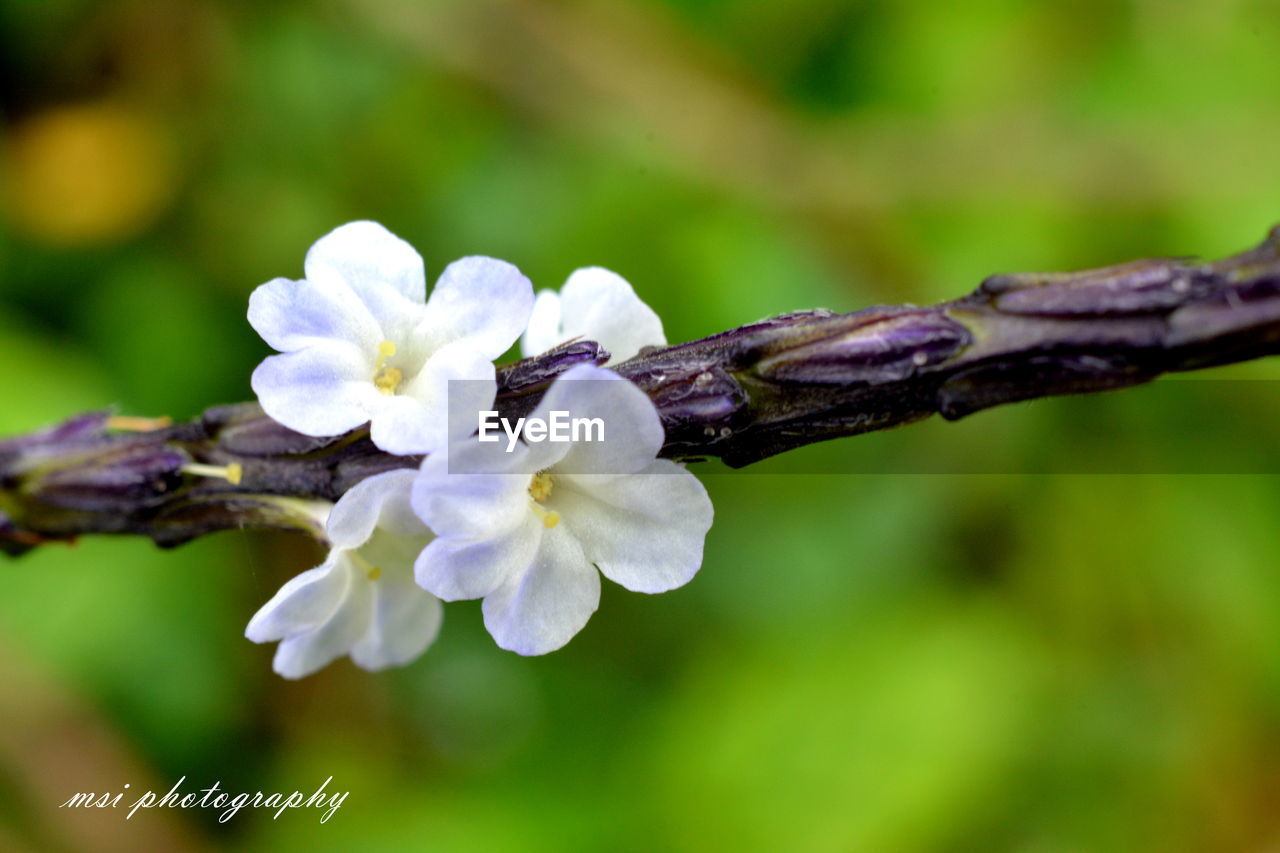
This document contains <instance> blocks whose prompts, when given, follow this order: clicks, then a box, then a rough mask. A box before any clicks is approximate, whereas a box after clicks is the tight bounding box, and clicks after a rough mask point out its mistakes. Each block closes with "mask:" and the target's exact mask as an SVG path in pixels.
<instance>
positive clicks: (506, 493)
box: [412, 442, 531, 598]
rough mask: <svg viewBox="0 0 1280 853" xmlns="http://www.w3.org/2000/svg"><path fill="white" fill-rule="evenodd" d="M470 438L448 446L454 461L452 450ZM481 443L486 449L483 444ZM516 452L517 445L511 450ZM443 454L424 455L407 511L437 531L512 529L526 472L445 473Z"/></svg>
mask: <svg viewBox="0 0 1280 853" xmlns="http://www.w3.org/2000/svg"><path fill="white" fill-rule="evenodd" d="M473 444H474V442H467V443H466V444H465V445H464V447H465V449H464V450H461V451H459V450H451V451H450V454H449V455H452V456H454V460H453V462H454V464H461V460H459V459H458V455H459V454H460V453H465V452H466V450H469V449H470V445H473ZM482 447H484V449H485V450H486V451H488V450H489V446H487V445H482ZM518 453H519V448H517V451H516V453H513V454H511V455H512V456H513V457H514V456H517V455H518ZM449 455H446V454H443V453H440V454H432V455H431V456H428V457H427V458H426V459H425V460H423V463H422V470H421V473H420V474H419V475H418V478H417V479H416V480H414V483H413V492H412V502H413V511H414V512H415V513H416V514H417V516H418V518H420V519H422V520H423V521H424V522H426V525H427V526H428V527H429V528H431V530H432V531H434V532H435V534H436V535H437V536H440V537H453V538H458V539H486V538H493V537H497V536H501V535H503V534H505V533H507V532H509V531H511V530H514V529H515V528H516V527H518V526H519V525H520V524H522V523H523V522H524V521H525V520H526V516H527V515H529V501H530V500H531V499H530V497H529V476H530V475H528V474H500V473H499V474H455V473H450V472H449V467H450V459H449ZM490 455H493V456H497V455H498V454H490ZM502 457H506V454H502ZM499 461H505V459H500V460H499ZM437 595H439V593H437ZM441 597H442V598H443V597H444V596H441Z"/></svg>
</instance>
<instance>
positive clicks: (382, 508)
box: [328, 470, 430, 548]
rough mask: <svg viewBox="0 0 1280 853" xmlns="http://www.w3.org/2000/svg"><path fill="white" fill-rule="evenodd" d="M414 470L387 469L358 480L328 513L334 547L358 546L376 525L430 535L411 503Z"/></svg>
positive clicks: (397, 530) (368, 536) (403, 531)
mask: <svg viewBox="0 0 1280 853" xmlns="http://www.w3.org/2000/svg"><path fill="white" fill-rule="evenodd" d="M416 476H417V472H416V471H414V470H401V471H387V472H385V473H382V474H375V475H374V476H372V477H369V478H367V479H365V480H361V481H360V482H359V483H356V484H355V485H354V486H352V487H351V488H350V489H348V490H347V493H346V494H344V495H343V496H342V498H341V499H340V500H339V501H338V503H337V504H335V505H334V507H333V509H332V510H331V511H330V512H329V523H328V533H329V541H330V542H332V543H333V545H334V547H335V548H358V547H360V546H361V545H364V544H365V543H366V542H368V541H369V538H370V537H371V536H372V535H373V531H374V528H375V527H382V528H385V529H387V530H388V531H390V532H392V533H395V534H397V535H400V536H408V537H412V536H429V535H430V532H429V531H428V530H427V529H426V526H425V525H424V524H423V523H422V521H421V520H419V518H418V517H417V516H416V515H414V514H413V508H412V507H411V506H410V505H409V494H410V491H411V490H412V488H413V481H414V478H415V477H416Z"/></svg>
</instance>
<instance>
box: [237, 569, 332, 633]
mask: <svg viewBox="0 0 1280 853" xmlns="http://www.w3.org/2000/svg"><path fill="white" fill-rule="evenodd" d="M345 574H346V573H345V571H343V569H342V568H341V567H340V566H338V565H337V561H336V555H333V554H330V556H329V559H327V560H325V562H324V563H323V564H322V565H320V566H317V567H316V568H314V569H308V570H307V571H305V572H302V573H301V574H299V575H297V576H295V577H293V578H290V579H289V581H288V582H286V583H285V585H284V586H282V587H280V589H279V590H277V592H276V594H275V595H273V596H272V597H271V600H270V601H268V602H267V603H266V604H264V605H262V607H260V608H259V609H258V612H257V613H255V614H253V618H252V619H250V620H249V625H248V627H247V628H245V631H244V635H245V636H246V637H248V638H249V639H250V640H252V641H253V642H255V643H271V642H275V641H276V640H281V639H284V638H285V637H291V636H294V635H296V634H304V633H306V632H308V631H312V630H314V629H315V628H317V627H318V626H320V625H323V624H324V623H325V621H326V620H327V619H328V618H329V617H330V616H332V615H333V613H334V611H336V610H337V609H338V608H339V607H340V606H342V600H343V597H344V596H345V595H346V594H347V578H346V577H345Z"/></svg>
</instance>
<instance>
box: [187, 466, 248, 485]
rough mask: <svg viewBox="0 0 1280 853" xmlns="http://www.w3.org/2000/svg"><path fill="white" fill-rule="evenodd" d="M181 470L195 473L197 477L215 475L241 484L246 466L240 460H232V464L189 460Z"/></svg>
mask: <svg viewBox="0 0 1280 853" xmlns="http://www.w3.org/2000/svg"><path fill="white" fill-rule="evenodd" d="M181 470H182V471H183V472H185V473H187V474H195V475H196V476H197V477H214V478H216V479H219V480H226V481H227V482H228V483H230V484H231V485H233V486H238V485H240V480H241V479H242V478H243V477H244V467H243V466H242V465H241V464H240V463H239V462H232V463H231V464H230V465H205V464H203V463H201V462H189V463H187V464H186V465H183V466H182V468H181Z"/></svg>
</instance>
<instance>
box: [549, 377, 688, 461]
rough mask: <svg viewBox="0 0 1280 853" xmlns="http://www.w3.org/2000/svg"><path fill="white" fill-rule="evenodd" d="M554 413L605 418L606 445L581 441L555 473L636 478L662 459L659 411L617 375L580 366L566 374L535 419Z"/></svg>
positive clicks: (637, 390) (638, 391)
mask: <svg viewBox="0 0 1280 853" xmlns="http://www.w3.org/2000/svg"><path fill="white" fill-rule="evenodd" d="M552 412H567V413H568V415H567V417H569V418H599V419H600V420H601V421H602V422H603V424H604V430H603V432H604V436H603V440H601V441H576V442H574V443H573V444H572V445H571V446H569V447H568V450H567V451H566V453H565V455H564V457H563V458H562V459H561V460H560V461H558V462H557V463H556V465H555V470H556V471H558V472H564V473H573V472H578V473H588V474H630V473H632V472H634V471H638V470H640V469H641V468H644V467H645V466H646V465H648V464H649V463H650V462H652V461H653V459H654V458H655V457H656V456H657V455H658V451H659V450H660V449H661V448H662V444H663V442H664V441H665V440H666V433H665V431H664V430H663V428H662V421H661V420H660V419H659V418H658V411H657V409H655V408H654V406H653V403H652V401H650V400H649V398H648V397H647V396H645V393H644V392H643V391H641V390H640V389H639V388H637V387H636V386H635V385H633V384H631V383H630V382H628V381H627V380H625V379H623V378H622V377H621V376H619V375H618V374H616V373H614V372H613V371H612V370H607V369H605V368H603V367H596V366H595V365H592V364H580V365H577V366H576V367H571V368H570V369H569V370H567V371H565V372H564V374H562V375H561V376H560V377H559V378H557V379H556V381H555V382H553V383H551V387H550V388H549V389H547V393H546V394H545V395H544V396H543V398H542V401H541V402H540V403H539V404H538V407H537V409H535V410H534V412H533V414H532V415H531V416H530V417H538V418H544V419H548V418H550V416H551V413H552Z"/></svg>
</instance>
